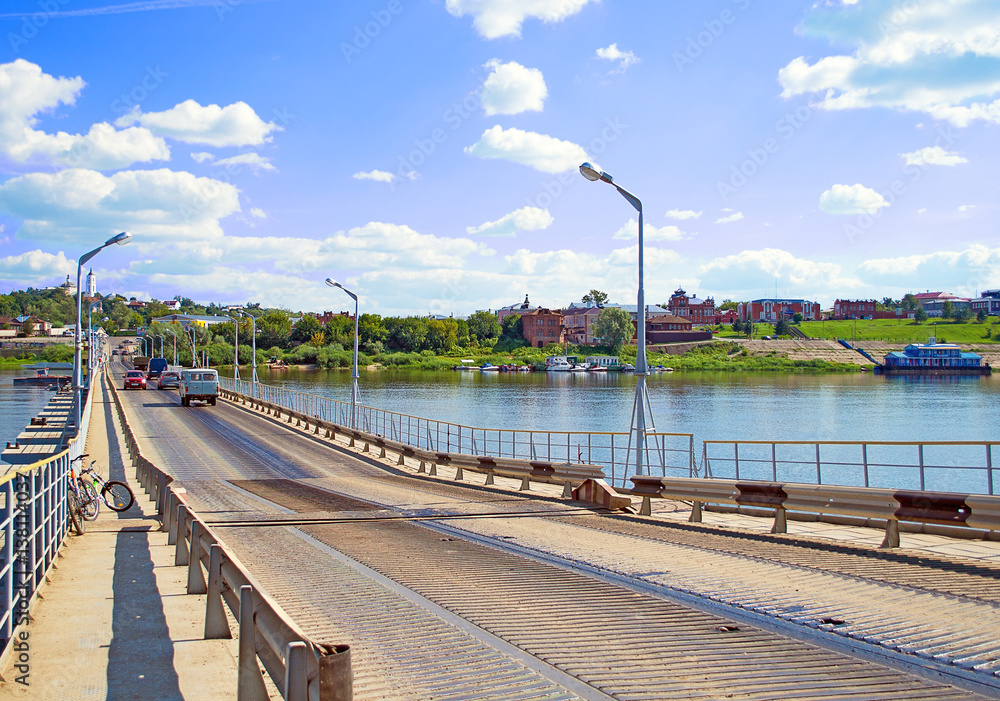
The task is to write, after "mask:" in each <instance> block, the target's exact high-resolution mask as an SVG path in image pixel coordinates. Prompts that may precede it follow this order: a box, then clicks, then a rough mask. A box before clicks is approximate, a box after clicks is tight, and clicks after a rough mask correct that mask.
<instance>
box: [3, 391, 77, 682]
mask: <svg viewBox="0 0 1000 701" xmlns="http://www.w3.org/2000/svg"><path fill="white" fill-rule="evenodd" d="M81 401H84V402H86V404H85V405H84V410H83V413H82V416H81V421H80V430H79V431H78V432H77V435H76V436H74V437H73V438H72V439H70V441H69V445H68V447H67V448H66V449H65V450H62V451H60V452H58V453H56V454H55V455H52V456H50V457H48V458H45V459H43V460H39V461H38V462H35V463H32V464H30V465H24V466H22V467H12V468H10V469H9V470H8V471H7V473H6V474H4V475H3V476H2V477H0V498H2V500H3V505H2V506H0V533H2V539H3V545H2V546H0V547H2V548H3V549H2V551H0V552H2V560H0V664H3V663H5V662H6V661H7V659H8V657H9V656H10V655H14V656H15V659H14V662H13V664H14V666H13V669H14V670H15V673H20V674H22V675H27V674H28V673H29V668H28V666H27V664H26V662H27V655H28V652H27V650H28V647H27V643H26V642H25V641H24V640H21V639H20V638H19V637H17V636H19V635H20V634H21V632H22V631H21V630H19V629H21V628H22V627H23V626H24V625H26V624H27V622H28V620H29V619H28V611H29V610H30V608H31V605H32V603H33V602H34V600H35V598H36V596H37V595H38V594H39V591H40V589H41V588H42V587H43V586H44V584H45V578H46V575H47V574H48V572H49V569H50V568H51V567H52V564H53V563H54V561H55V558H56V556H57V555H58V554H59V550H60V549H61V548H62V546H63V542H64V541H65V539H66V534H67V533H68V532H69V518H68V516H69V514H68V512H67V499H66V489H67V486H68V482H69V476H68V475H69V464H70V460H71V459H72V458H75V457H76V456H78V455H80V454H82V453H83V451H84V444H85V442H86V436H87V430H88V428H89V426H90V415H91V411H92V406H93V402H92V394H91V393H89V392H88V393H85V394H84V395H83V396H82V398H81ZM22 646H23V647H22ZM21 655H24V656H25V658H24V659H21V658H20V656H21ZM25 678H26V677H25Z"/></svg>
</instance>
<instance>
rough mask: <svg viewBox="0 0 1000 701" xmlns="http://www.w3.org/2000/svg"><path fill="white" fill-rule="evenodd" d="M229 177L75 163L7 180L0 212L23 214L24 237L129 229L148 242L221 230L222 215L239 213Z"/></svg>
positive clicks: (91, 235) (60, 237)
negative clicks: (106, 171)
mask: <svg viewBox="0 0 1000 701" xmlns="http://www.w3.org/2000/svg"><path fill="white" fill-rule="evenodd" d="M239 209H240V206H239V197H238V190H237V189H236V188H235V187H233V186H232V185H230V184H228V183H223V182H219V181H217V180H212V179H211V178H198V177H195V176H194V175H192V174H191V173H185V172H175V171H171V170H167V169H159V170H138V171H119V172H117V173H115V174H114V175H111V176H106V175H103V174H101V173H98V172H96V171H93V170H84V169H81V168H69V169H66V170H63V171H60V172H58V173H30V174H28V175H22V176H19V177H16V178H11V179H10V180H8V181H7V182H5V183H3V184H2V185H0V211H4V212H6V213H7V214H10V215H11V216H14V217H17V218H18V219H21V220H23V222H24V223H23V224H22V226H21V227H20V229H19V230H18V232H17V237H18V238H20V239H47V240H55V241H74V242H77V241H93V240H95V239H101V240H103V239H102V238H101V237H102V236H103V237H106V236H107V235H108V234H109V232H118V231H121V230H122V229H127V230H129V231H131V232H133V233H134V234H135V235H136V242H137V243H139V244H140V246H141V245H143V244H145V243H151V242H157V241H174V240H177V239H211V238H217V237H220V236H222V228H221V226H220V225H219V220H220V219H222V218H223V217H226V216H229V215H230V214H233V213H234V212H238V211H239Z"/></svg>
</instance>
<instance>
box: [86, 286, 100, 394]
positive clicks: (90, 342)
mask: <svg viewBox="0 0 1000 701" xmlns="http://www.w3.org/2000/svg"><path fill="white" fill-rule="evenodd" d="M99 306H101V301H100V300H94V301H93V302H91V303H90V305H89V306H88V307H87V387H90V376H91V375H92V374H93V372H94V365H95V363H94V307H99Z"/></svg>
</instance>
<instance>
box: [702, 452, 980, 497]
mask: <svg viewBox="0 0 1000 701" xmlns="http://www.w3.org/2000/svg"><path fill="white" fill-rule="evenodd" d="M998 447H1000V441H917V442H912V441H721V440H711V441H704V443H703V447H702V468H703V470H704V474H705V477H716V478H724V479H737V480H739V479H751V480H766V481H772V482H778V481H788V482H799V483H805V484H833V485H841V486H858V487H883V488H893V489H915V490H918V491H946V492H956V491H967V492H970V493H978V494H988V495H992V494H995V493H997V491H998V489H1000V466H997V465H996V460H995V457H996V456H995V455H994V453H995V451H997V450H998ZM930 454H933V457H932V456H931V455H930Z"/></svg>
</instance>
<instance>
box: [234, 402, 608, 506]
mask: <svg viewBox="0 0 1000 701" xmlns="http://www.w3.org/2000/svg"><path fill="white" fill-rule="evenodd" d="M220 395H221V396H222V397H223V398H224V399H228V400H230V401H235V402H242V401H244V397H242V396H241V395H238V394H236V393H235V392H231V391H229V390H226V389H220ZM245 400H246V401H248V402H249V404H248V406H249V407H250V408H251V409H255V410H257V411H260V412H262V413H264V414H266V415H269V416H272V417H274V418H276V419H279V420H283V421H284V422H285V423H289V424H291V423H293V422H294V426H295V427H298V428H304V429H305V430H306V431H310V430H311V431H312V432H313V433H314V434H320V435H322V436H324V437H325V438H329V439H331V440H336V439H337V436H338V435H339V436H343V437H344V438H345V439H347V441H348V446H349V447H357V446H361V445H363V446H364V447H363V448H362V452H365V453H368V452H372V451H373V450H374V449H376V448H377V449H378V451H379V457H382V458H384V457H387V456H388V453H389V452H392V453H395V454H396V455H397V459H396V464H397V465H403V464H405V459H406V458H410V459H411V460H414V461H417V462H419V467H418V468H417V472H418V473H420V474H428V475H430V476H436V475H437V473H438V472H437V471H438V468H439V467H452V468H455V479H456V480H462V479H464V478H465V471H466V470H471V471H473V472H478V473H481V474H484V475H486V484H487V485H491V484H494V478H495V477H496V476H498V475H499V476H501V477H510V478H513V479H519V480H521V487H520V489H521V490H522V491H527V490H529V489H530V488H531V483H532V482H544V483H549V484H560V485H562V487H563V497H565V498H567V499H568V498H571V497H572V491H573V488H574V487H577V486H579V485H581V484H583V483H584V482H585V481H586V480H588V479H597V480H601V479H604V471H603V469H602V468H601V467H600V466H599V465H587V464H579V463H553V462H546V461H542V460H521V459H517V458H508V457H494V456H489V455H468V454H464V453H453V452H440V451H435V450H429V449H426V448H421V447H414V446H411V445H407V444H406V443H402V442H400V441H395V440H391V439H389V438H385V437H384V436H379V435H373V434H371V433H368V432H366V431H359V430H356V429H352V428H348V427H346V426H341V425H339V424H335V423H331V422H329V421H324V420H321V419H318V418H316V417H315V416H309V415H306V414H302V413H301V412H297V411H292V410H290V409H287V408H285V407H282V406H279V405H277V404H273V403H271V402H264V401H260V400H257V399H252V398H249V397H248V398H245Z"/></svg>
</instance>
